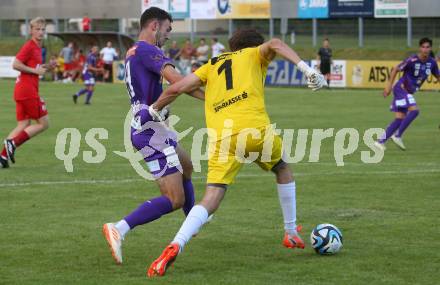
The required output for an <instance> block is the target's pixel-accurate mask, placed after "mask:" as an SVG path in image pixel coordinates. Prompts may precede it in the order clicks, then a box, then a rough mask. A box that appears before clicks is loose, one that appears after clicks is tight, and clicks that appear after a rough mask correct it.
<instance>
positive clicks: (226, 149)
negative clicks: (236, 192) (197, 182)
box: [207, 126, 282, 185]
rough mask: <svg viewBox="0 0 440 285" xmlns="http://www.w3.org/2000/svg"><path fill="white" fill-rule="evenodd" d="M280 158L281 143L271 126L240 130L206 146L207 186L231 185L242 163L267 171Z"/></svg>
mask: <svg viewBox="0 0 440 285" xmlns="http://www.w3.org/2000/svg"><path fill="white" fill-rule="evenodd" d="M281 158H282V140H281V138H280V137H279V136H278V135H277V134H276V133H275V132H274V130H273V128H272V126H268V127H263V128H256V129H244V130H242V131H241V132H239V133H238V134H234V135H232V136H229V137H226V138H222V139H221V140H219V141H215V142H212V143H210V144H209V159H208V177H207V183H208V184H226V185H228V184H231V183H232V182H233V181H234V179H235V176H237V174H238V172H239V171H240V169H241V167H242V165H243V164H247V163H252V162H254V163H256V164H258V166H260V168H262V169H263V170H266V171H269V170H271V169H272V168H273V167H274V166H275V165H276V164H277V163H279V162H280V160H281Z"/></svg>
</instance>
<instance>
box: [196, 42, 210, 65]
mask: <svg viewBox="0 0 440 285" xmlns="http://www.w3.org/2000/svg"><path fill="white" fill-rule="evenodd" d="M208 52H209V46H208V45H207V44H206V41H205V39H204V38H201V39H200V44H199V46H198V47H197V49H196V56H197V61H198V62H200V63H202V64H205V63H207V62H208Z"/></svg>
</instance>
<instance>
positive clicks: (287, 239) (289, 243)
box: [283, 225, 305, 248]
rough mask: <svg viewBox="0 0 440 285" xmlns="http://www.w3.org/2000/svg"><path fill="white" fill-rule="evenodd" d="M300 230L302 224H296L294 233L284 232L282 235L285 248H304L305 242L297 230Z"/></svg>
mask: <svg viewBox="0 0 440 285" xmlns="http://www.w3.org/2000/svg"><path fill="white" fill-rule="evenodd" d="M301 230H302V226H300V225H298V226H297V227H296V232H297V234H296V235H289V234H288V233H286V234H285V235H284V240H283V245H284V246H285V247H287V248H295V247H297V248H304V247H305V243H304V241H303V240H302V238H301V237H300V235H299V232H301Z"/></svg>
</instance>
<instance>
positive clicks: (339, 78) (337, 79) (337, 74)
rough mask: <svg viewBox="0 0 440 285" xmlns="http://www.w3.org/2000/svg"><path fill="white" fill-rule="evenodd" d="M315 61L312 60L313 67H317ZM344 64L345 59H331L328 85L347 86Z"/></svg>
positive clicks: (345, 62) (333, 86)
mask: <svg viewBox="0 0 440 285" xmlns="http://www.w3.org/2000/svg"><path fill="white" fill-rule="evenodd" d="M317 63H318V62H317V61H316V60H312V67H313V68H314V69H318V64H317ZM346 65H347V61H345V60H333V64H332V66H331V71H330V72H331V74H330V87H332V88H335V87H336V88H339V87H346V86H347V76H346V69H347V68H346Z"/></svg>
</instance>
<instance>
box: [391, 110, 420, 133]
mask: <svg viewBox="0 0 440 285" xmlns="http://www.w3.org/2000/svg"><path fill="white" fill-rule="evenodd" d="M418 115H419V110H413V111H410V112H408V114H406V117H405V119H403V122H402V123H401V124H400V126H399V130H398V131H397V133H396V137H398V138H400V137H401V136H402V135H403V132H404V131H405V130H406V128H408V126H409V125H410V124H411V123H412V121H414V119H415V118H417V116H418Z"/></svg>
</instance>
